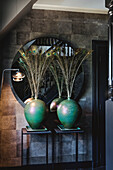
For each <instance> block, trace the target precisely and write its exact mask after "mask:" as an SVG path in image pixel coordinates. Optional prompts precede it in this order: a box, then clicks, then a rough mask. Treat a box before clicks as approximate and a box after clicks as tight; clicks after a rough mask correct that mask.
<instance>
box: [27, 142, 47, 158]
mask: <svg viewBox="0 0 113 170" xmlns="http://www.w3.org/2000/svg"><path fill="white" fill-rule="evenodd" d="M29 154H30V157H38V156H45V155H46V143H45V142H33V143H31V144H30V147H29Z"/></svg>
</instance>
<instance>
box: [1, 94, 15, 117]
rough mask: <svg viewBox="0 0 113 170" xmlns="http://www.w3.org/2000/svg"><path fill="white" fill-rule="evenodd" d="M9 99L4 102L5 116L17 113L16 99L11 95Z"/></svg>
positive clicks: (3, 112)
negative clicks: (12, 98)
mask: <svg viewBox="0 0 113 170" xmlns="http://www.w3.org/2000/svg"><path fill="white" fill-rule="evenodd" d="M8 98H9V100H7V99H6V100H5V102H4V103H3V102H2V115H3V116H9V115H15V110H16V108H15V101H13V100H10V97H8Z"/></svg>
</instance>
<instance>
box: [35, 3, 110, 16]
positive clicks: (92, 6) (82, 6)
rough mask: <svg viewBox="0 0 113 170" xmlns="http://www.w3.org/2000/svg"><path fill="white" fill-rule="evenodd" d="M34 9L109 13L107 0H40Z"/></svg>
mask: <svg viewBox="0 0 113 170" xmlns="http://www.w3.org/2000/svg"><path fill="white" fill-rule="evenodd" d="M33 9H49V10H66V11H77V12H90V13H107V11H108V9H106V8H105V0H38V1H37V2H36V3H35V4H34V5H33Z"/></svg>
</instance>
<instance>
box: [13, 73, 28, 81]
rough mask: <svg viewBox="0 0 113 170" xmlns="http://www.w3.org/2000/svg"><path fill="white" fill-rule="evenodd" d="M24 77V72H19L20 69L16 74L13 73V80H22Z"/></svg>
mask: <svg viewBox="0 0 113 170" xmlns="http://www.w3.org/2000/svg"><path fill="white" fill-rule="evenodd" d="M24 77H25V74H23V73H21V72H20V71H17V72H16V74H13V81H16V82H19V81H22V80H23V78H24Z"/></svg>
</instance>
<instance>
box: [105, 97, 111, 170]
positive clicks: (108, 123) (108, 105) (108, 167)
mask: <svg viewBox="0 0 113 170" xmlns="http://www.w3.org/2000/svg"><path fill="white" fill-rule="evenodd" d="M112 168H113V101H111V100H107V101H106V170H112Z"/></svg>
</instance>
